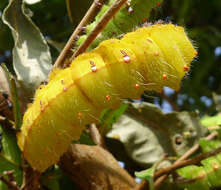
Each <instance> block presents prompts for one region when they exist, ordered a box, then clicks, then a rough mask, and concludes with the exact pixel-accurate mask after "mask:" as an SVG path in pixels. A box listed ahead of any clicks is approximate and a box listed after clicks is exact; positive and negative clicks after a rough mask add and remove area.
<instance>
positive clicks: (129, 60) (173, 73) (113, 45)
mask: <svg viewBox="0 0 221 190" xmlns="http://www.w3.org/2000/svg"><path fill="white" fill-rule="evenodd" d="M196 54H197V52H196V50H195V49H194V47H193V45H192V44H191V42H190V40H189V39H188V37H187V36H186V34H185V32H184V28H182V27H179V26H175V25H172V24H156V25H152V26H149V27H144V28H140V29H137V30H136V31H135V32H131V33H127V34H126V35H125V36H124V37H123V38H122V39H120V40H119V39H110V40H106V41H103V42H102V43H100V45H99V46H98V47H97V48H96V49H94V50H93V51H91V52H88V53H84V54H82V55H80V56H78V57H77V58H76V59H75V60H74V61H73V62H72V64H71V66H70V67H69V68H66V69H63V70H58V71H54V72H52V74H51V75H50V80H49V83H48V84H47V85H44V86H41V87H40V88H39V89H38V90H37V91H36V94H35V97H34V102H33V104H32V105H31V106H29V108H28V109H27V111H26V113H25V115H24V118H23V125H22V128H21V132H20V133H18V144H19V147H20V148H21V150H22V151H23V154H24V157H25V158H26V160H27V161H28V162H29V163H30V164H31V166H32V167H33V168H35V169H36V170H38V171H40V172H43V171H44V170H45V169H47V168H48V167H49V166H51V165H52V164H55V163H56V162H58V160H59V157H60V156H61V155H62V154H63V153H64V152H65V151H66V150H67V148H68V146H69V144H70V143H71V142H72V140H75V139H79V137H80V135H81V132H82V130H83V129H84V126H85V124H89V123H92V122H97V121H98V116H99V114H100V112H101V111H102V110H103V109H104V108H116V107H118V106H119V105H120V104H121V101H122V99H124V98H131V99H139V98H140V96H141V94H142V93H143V92H144V91H145V90H154V91H157V92H160V91H161V90H162V88H163V86H168V87H171V88H173V89H175V90H178V89H179V88H180V81H181V80H182V78H183V77H184V76H185V74H186V72H187V71H188V70H189V67H190V62H191V61H192V59H193V58H194V57H195V56H196Z"/></svg>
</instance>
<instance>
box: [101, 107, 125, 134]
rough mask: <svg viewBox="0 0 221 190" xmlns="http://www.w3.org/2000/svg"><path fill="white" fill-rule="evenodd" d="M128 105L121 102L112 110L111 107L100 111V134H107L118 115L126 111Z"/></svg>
mask: <svg viewBox="0 0 221 190" xmlns="http://www.w3.org/2000/svg"><path fill="white" fill-rule="evenodd" d="M127 107H128V105H127V104H121V106H120V108H118V109H116V110H113V109H105V110H103V112H102V113H101V116H100V120H99V121H100V123H99V126H100V132H101V134H103V135H104V134H107V133H108V132H109V131H110V130H111V128H112V125H113V124H114V123H116V122H117V120H118V119H119V117H120V116H121V115H122V114H123V113H124V112H125V111H126V109H127Z"/></svg>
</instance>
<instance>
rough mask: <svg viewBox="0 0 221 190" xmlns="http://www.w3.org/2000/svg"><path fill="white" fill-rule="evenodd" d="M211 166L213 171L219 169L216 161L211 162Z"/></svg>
mask: <svg viewBox="0 0 221 190" xmlns="http://www.w3.org/2000/svg"><path fill="white" fill-rule="evenodd" d="M212 166H213V169H214V170H215V171H217V170H218V169H219V166H218V165H217V164H216V163H212Z"/></svg>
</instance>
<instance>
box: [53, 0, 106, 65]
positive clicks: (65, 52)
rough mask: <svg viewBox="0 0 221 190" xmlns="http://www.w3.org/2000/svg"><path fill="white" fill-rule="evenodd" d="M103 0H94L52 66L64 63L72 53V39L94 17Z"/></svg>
mask: <svg viewBox="0 0 221 190" xmlns="http://www.w3.org/2000/svg"><path fill="white" fill-rule="evenodd" d="M104 1H105V0H94V2H93V3H92V5H91V7H90V8H89V9H88V11H87V13H86V14H85V16H84V17H83V19H82V20H81V22H80V23H79V25H78V26H77V28H76V29H75V31H74V32H73V33H72V35H71V37H70V38H69V40H68V42H67V44H66V45H65V47H64V49H63V50H62V52H61V53H60V55H59V57H58V58H57V60H56V62H55V64H54V67H61V66H62V65H63V64H64V62H65V60H67V59H68V58H69V57H70V56H71V54H72V51H71V49H72V47H73V42H74V40H75V39H76V37H77V36H78V35H79V34H80V33H81V32H82V27H83V26H85V25H86V24H88V23H89V22H90V21H92V20H93V19H94V17H95V16H96V15H97V13H98V12H99V11H100V9H101V7H102V5H103V3H104Z"/></svg>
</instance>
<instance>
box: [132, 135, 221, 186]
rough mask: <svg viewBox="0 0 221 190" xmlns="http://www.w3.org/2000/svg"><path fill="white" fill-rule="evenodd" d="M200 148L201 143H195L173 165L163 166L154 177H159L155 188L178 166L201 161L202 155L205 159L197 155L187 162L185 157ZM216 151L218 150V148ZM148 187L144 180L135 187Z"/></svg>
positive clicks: (211, 136) (209, 137)
mask: <svg viewBox="0 0 221 190" xmlns="http://www.w3.org/2000/svg"><path fill="white" fill-rule="evenodd" d="M216 136H217V132H213V133H211V134H210V135H208V136H207V137H205V138H204V139H206V140H212V139H214V138H215V137H216ZM199 148H200V145H199V144H195V145H194V146H193V147H192V148H190V149H189V150H188V151H187V152H186V153H185V154H183V156H181V157H180V158H179V159H178V160H177V161H175V162H174V163H173V164H172V165H171V166H169V167H167V168H163V169H161V170H159V171H158V172H156V173H155V175H154V178H157V179H156V180H155V183H154V187H155V190H156V189H158V188H159V187H160V185H161V184H162V183H163V181H164V180H165V179H166V178H167V177H168V176H169V174H170V173H172V172H173V171H174V170H176V169H178V168H177V166H180V167H183V165H182V164H186V165H190V164H193V162H194V161H195V160H194V159H198V160H197V161H199V162H200V161H201V160H199V158H200V157H204V158H203V159H205V155H203V156H202V155H199V156H200V157H198V156H197V157H196V158H193V159H192V160H189V161H187V162H186V163H185V159H187V158H188V157H189V156H191V155H192V154H193V153H195V152H196V151H197V150H198V149H199ZM215 151H217V149H216V150H215ZM219 151H220V150H218V153H219ZM215 153H217V152H215ZM208 154H209V156H211V152H209V153H207V156H208ZM209 156H208V157H209ZM166 171H167V172H166ZM165 173H166V174H165ZM146 189H148V181H142V182H141V183H140V184H138V185H137V186H136V188H135V190H146Z"/></svg>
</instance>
